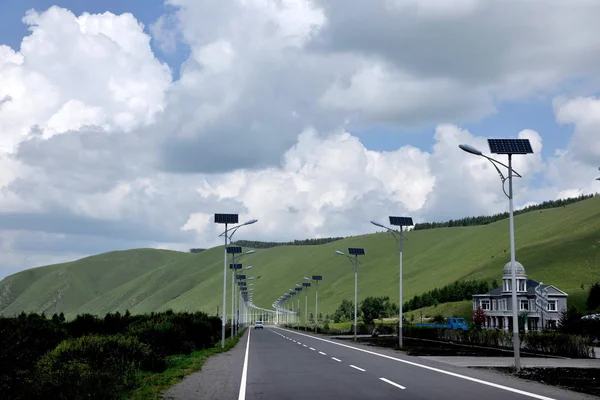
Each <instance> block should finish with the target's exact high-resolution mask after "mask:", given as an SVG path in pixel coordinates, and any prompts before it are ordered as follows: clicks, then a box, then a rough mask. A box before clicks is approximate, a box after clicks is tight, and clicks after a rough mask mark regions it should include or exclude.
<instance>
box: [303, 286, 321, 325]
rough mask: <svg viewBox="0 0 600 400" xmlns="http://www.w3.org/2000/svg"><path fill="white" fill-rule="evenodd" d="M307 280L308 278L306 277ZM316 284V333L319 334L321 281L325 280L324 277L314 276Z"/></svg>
mask: <svg viewBox="0 0 600 400" xmlns="http://www.w3.org/2000/svg"><path fill="white" fill-rule="evenodd" d="M305 279H306V277H305ZM312 280H313V281H314V282H315V333H318V326H319V281H322V280H323V275H312Z"/></svg>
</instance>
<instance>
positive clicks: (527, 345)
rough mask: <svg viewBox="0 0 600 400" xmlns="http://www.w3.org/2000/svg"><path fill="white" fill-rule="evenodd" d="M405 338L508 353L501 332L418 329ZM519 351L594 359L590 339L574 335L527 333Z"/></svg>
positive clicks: (507, 337)
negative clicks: (501, 350)
mask: <svg viewBox="0 0 600 400" xmlns="http://www.w3.org/2000/svg"><path fill="white" fill-rule="evenodd" d="M403 332H404V335H405V337H413V338H416V339H429V340H441V341H446V342H453V343H461V344H469V345H475V346H483V347H494V348H506V349H512V343H513V337H512V332H506V331H502V330H468V331H459V330H451V329H435V328H419V327H412V326H407V327H404V329H403ZM520 339H521V348H522V349H523V350H528V351H531V352H535V353H543V354H550V355H556V356H562V357H570V358H594V356H595V355H594V349H593V347H592V346H591V342H590V339H589V338H587V337H584V336H578V335H566V334H561V333H537V332H529V333H526V334H524V333H522V334H521V335H520Z"/></svg>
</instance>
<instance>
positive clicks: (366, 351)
mask: <svg viewBox="0 0 600 400" xmlns="http://www.w3.org/2000/svg"><path fill="white" fill-rule="evenodd" d="M275 329H282V330H285V331H287V329H283V328H275ZM288 332H291V333H295V334H296V335H302V336H306V337H311V338H313V339H316V340H320V341H322V342H326V343H331V344H335V345H336V346H341V347H347V348H349V349H353V350H357V351H362V352H363V353H367V354H372V355H374V356H378V357H383V358H387V359H389V360H394V361H398V362H401V363H404V364H408V365H412V366H413V367H419V368H423V369H428V370H430V371H435V372H439V373H440V374H445V375H450V376H453V377H455V378H460V379H464V380H467V381H471V382H475V383H479V384H482V385H486V386H491V387H495V388H497V389H501V390H506V391H507V392H513V393H518V394H522V395H523V396H528V397H532V398H534V399H539V400H556V399H554V398H552V397H546V396H542V395H539V394H535V393H530V392H526V391H524V390H520V389H515V388H511V387H509V386H504V385H500V384H498V383H493V382H488V381H484V380H482V379H477V378H472V377H470V376H466V375H461V374H457V373H455V372H450V371H445V370H443V369H439V368H435V367H430V366H428V365H423V364H417V363H416V362H412V361H408V360H402V359H401V358H396V357H392V356H388V355H385V354H379V353H375V352H374V351H369V350H365V349H360V348H358V347H353V346H348V345H347V344H343V343H336V342H332V341H331V340H327V339H321V338H319V337H316V336H312V335H306V334H304V333H299V332H293V331H288Z"/></svg>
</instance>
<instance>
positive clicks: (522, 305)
mask: <svg viewBox="0 0 600 400" xmlns="http://www.w3.org/2000/svg"><path fill="white" fill-rule="evenodd" d="M519 309H520V310H521V311H528V310H529V300H521V301H520V307H519Z"/></svg>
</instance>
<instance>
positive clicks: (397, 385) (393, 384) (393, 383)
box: [379, 378, 406, 390]
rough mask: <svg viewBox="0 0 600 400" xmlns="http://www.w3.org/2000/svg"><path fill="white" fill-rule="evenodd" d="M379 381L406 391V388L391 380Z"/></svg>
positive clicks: (383, 379) (382, 379)
mask: <svg viewBox="0 0 600 400" xmlns="http://www.w3.org/2000/svg"><path fill="white" fill-rule="evenodd" d="M379 380H381V381H384V382H385V383H389V384H390V385H392V386H396V387H397V388H398V389H402V390H404V389H406V388H405V387H404V386H402V385H399V384H397V383H396V382H392V381H390V380H389V379H385V378H379Z"/></svg>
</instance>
